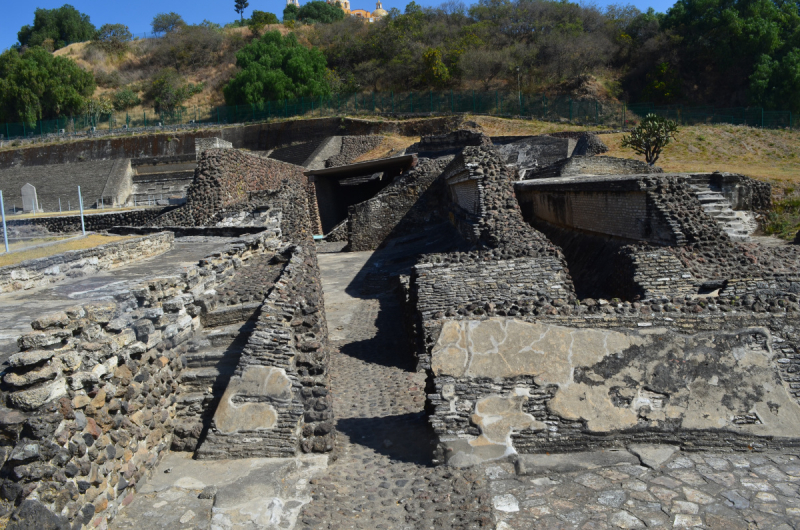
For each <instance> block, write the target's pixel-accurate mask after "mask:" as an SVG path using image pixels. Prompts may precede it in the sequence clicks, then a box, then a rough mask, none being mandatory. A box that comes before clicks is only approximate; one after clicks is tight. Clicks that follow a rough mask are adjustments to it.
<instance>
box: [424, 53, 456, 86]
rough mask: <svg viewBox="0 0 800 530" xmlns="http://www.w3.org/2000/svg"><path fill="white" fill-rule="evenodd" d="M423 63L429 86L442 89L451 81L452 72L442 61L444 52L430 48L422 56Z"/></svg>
mask: <svg viewBox="0 0 800 530" xmlns="http://www.w3.org/2000/svg"><path fill="white" fill-rule="evenodd" d="M422 61H423V63H424V64H425V72H424V74H423V75H424V76H425V80H426V81H427V82H428V84H430V85H432V86H435V87H441V86H444V85H445V84H446V83H447V81H449V80H450V71H449V70H448V69H447V65H446V64H444V62H443V61H442V52H441V50H439V49H438V48H429V49H428V50H426V51H425V53H423V54H422Z"/></svg>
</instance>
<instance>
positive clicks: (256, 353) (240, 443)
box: [197, 243, 334, 458]
mask: <svg viewBox="0 0 800 530" xmlns="http://www.w3.org/2000/svg"><path fill="white" fill-rule="evenodd" d="M312 245H313V244H308V243H307V244H306V245H298V246H292V247H291V248H289V249H287V250H286V252H288V253H290V254H291V257H290V259H289V262H288V263H287V265H286V268H285V269H284V272H283V274H282V276H281V278H280V279H279V280H278V282H276V284H275V287H274V289H273V290H272V291H271V292H270V294H269V296H267V299H266V300H265V301H264V305H263V306H262V307H261V310H260V314H259V316H258V320H257V322H256V328H255V330H254V331H253V333H252V334H251V336H250V339H249V341H248V343H247V346H246V347H245V349H244V352H243V354H242V357H241V359H240V361H239V365H238V367H237V369H236V373H235V375H234V377H233V378H232V379H231V381H230V383H229V384H228V387H227V389H226V391H225V394H224V395H223V396H222V400H221V401H220V404H219V406H218V407H217V410H216V412H215V414H214V419H213V421H212V423H211V428H210V430H209V432H208V435H207V436H206V439H205V441H203V442H202V444H201V446H200V448H199V450H198V452H197V455H198V457H199V458H230V457H238V458H241V457H290V456H294V455H295V454H297V452H298V451H299V450H302V451H303V452H306V453H308V452H328V451H331V450H333V442H334V429H333V409H332V401H331V396H330V393H329V389H330V381H329V377H330V376H329V372H328V367H329V356H330V354H329V351H328V342H327V336H328V332H327V324H326V321H325V312H324V311H325V308H324V306H323V299H322V284H321V280H320V276H319V268H318V266H317V263H316V254H315V251H314V249H313V246H312Z"/></svg>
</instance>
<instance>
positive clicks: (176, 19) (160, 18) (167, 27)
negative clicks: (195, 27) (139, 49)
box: [150, 12, 186, 35]
mask: <svg viewBox="0 0 800 530" xmlns="http://www.w3.org/2000/svg"><path fill="white" fill-rule="evenodd" d="M185 25H186V22H184V21H183V18H181V16H180V15H179V14H178V13H174V12H170V13H159V14H157V15H156V16H154V17H153V21H152V22H151V23H150V26H151V27H152V28H153V33H155V34H156V35H161V34H162V33H171V32H173V31H175V30H176V29H178V28H182V27H183V26H185Z"/></svg>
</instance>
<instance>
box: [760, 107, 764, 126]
mask: <svg viewBox="0 0 800 530" xmlns="http://www.w3.org/2000/svg"><path fill="white" fill-rule="evenodd" d="M761 128H762V129H763V128H764V107H761Z"/></svg>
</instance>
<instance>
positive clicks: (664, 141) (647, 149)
mask: <svg viewBox="0 0 800 530" xmlns="http://www.w3.org/2000/svg"><path fill="white" fill-rule="evenodd" d="M677 132H678V124H677V123H675V122H674V121H672V120H668V119H666V118H664V117H663V116H658V115H656V114H648V115H647V116H645V117H644V119H643V120H642V123H640V124H639V125H638V126H636V127H635V128H634V129H633V130H632V131H631V134H630V135H629V136H623V137H622V147H630V148H631V149H633V151H634V152H635V153H636V154H638V155H644V159H645V160H646V161H647V163H648V164H650V165H651V166H652V165H653V164H655V163H656V160H658V157H659V156H660V155H661V151H662V150H663V149H664V147H666V146H667V145H668V144H669V142H670V141H671V140H673V139H675V135H676V134H677Z"/></svg>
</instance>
